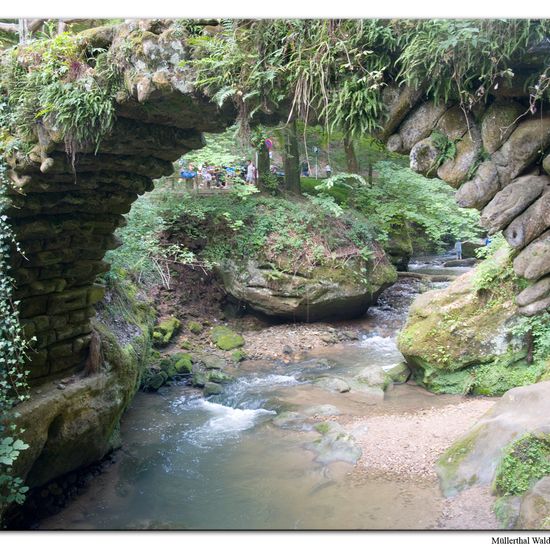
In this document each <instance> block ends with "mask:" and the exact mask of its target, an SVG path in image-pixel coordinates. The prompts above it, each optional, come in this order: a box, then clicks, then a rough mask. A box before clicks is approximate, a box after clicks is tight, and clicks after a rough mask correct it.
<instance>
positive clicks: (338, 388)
mask: <svg viewBox="0 0 550 550" xmlns="http://www.w3.org/2000/svg"><path fill="white" fill-rule="evenodd" d="M314 383H315V385H316V386H320V387H321V388H323V389H325V390H330V391H334V392H338V393H346V392H349V391H350V389H351V388H350V385H349V384H348V383H347V382H346V381H345V380H343V379H342V378H337V377H335V376H322V377H321V378H318V379H317V380H315V382H314Z"/></svg>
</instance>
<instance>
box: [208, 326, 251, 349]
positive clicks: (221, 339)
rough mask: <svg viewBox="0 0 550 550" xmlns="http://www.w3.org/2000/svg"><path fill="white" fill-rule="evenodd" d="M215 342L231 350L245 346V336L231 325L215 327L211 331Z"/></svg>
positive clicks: (222, 347) (221, 347) (220, 346)
mask: <svg viewBox="0 0 550 550" xmlns="http://www.w3.org/2000/svg"><path fill="white" fill-rule="evenodd" d="M211 338H212V341H213V342H214V344H216V346H218V347H219V348H220V349H222V350H224V351H230V350H232V349H235V348H241V347H242V346H244V338H243V337H242V336H241V335H240V334H237V333H236V332H235V331H234V330H231V329H230V328H229V327H225V326H218V327H214V328H213V329H212V332H211Z"/></svg>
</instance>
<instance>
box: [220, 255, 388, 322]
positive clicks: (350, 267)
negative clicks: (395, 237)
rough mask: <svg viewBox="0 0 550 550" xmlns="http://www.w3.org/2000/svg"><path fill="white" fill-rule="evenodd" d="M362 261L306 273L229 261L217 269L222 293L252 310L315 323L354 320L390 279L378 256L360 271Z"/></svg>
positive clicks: (372, 301) (355, 260) (256, 263)
mask: <svg viewBox="0 0 550 550" xmlns="http://www.w3.org/2000/svg"><path fill="white" fill-rule="evenodd" d="M364 266H365V263H364V261H363V260H362V259H359V258H357V257H356V258H350V259H349V261H348V262H346V264H345V265H342V266H341V267H336V268H331V267H313V268H312V269H311V270H310V271H308V272H307V273H287V272H283V271H280V270H279V271H276V270H274V269H273V267H271V266H269V267H266V266H264V265H262V264H261V263H260V262H259V261H256V260H252V259H250V260H248V261H246V262H235V261H233V260H227V261H225V262H224V263H223V265H221V266H220V267H218V273H219V274H220V277H221V279H222V281H223V284H224V287H225V289H226V291H227V292H228V293H229V294H230V295H231V296H233V297H234V298H236V299H237V300H240V301H242V302H243V303H246V304H248V306H250V307H251V308H253V309H254V310H256V311H260V312H261V313H264V314H266V315H269V316H271V317H278V318H286V319H294V320H300V321H306V322H307V321H315V320H320V319H331V318H353V317H357V316H359V315H362V314H364V313H365V312H366V311H367V309H368V307H369V306H370V305H371V304H373V303H374V302H375V301H376V298H377V297H378V295H379V294H380V292H382V290H384V288H386V287H387V286H388V285H389V284H391V283H392V282H395V280H396V279H397V272H396V271H395V269H394V268H393V267H392V266H391V264H390V263H389V261H388V259H387V258H386V257H385V256H384V255H382V257H380V258H379V259H378V260H377V261H376V263H372V264H368V265H367V272H366V273H364V274H363V276H364V277H365V278H366V281H365V279H363V280H361V279H360V278H359V273H362V272H361V269H362V268H363V267H364Z"/></svg>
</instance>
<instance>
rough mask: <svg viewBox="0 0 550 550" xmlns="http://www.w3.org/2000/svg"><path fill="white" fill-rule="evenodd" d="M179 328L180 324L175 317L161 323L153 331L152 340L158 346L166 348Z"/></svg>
mask: <svg viewBox="0 0 550 550" xmlns="http://www.w3.org/2000/svg"><path fill="white" fill-rule="evenodd" d="M180 327H181V322H180V321H179V320H178V319H176V318H175V317H169V318H168V319H164V320H163V321H161V322H160V323H159V324H158V325H157V326H155V328H154V329H153V340H154V342H155V344H157V345H159V346H166V345H168V344H169V343H170V340H172V337H173V336H174V335H175V334H176V333H177V331H178V330H179V328H180Z"/></svg>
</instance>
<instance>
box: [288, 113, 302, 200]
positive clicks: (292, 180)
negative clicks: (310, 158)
mask: <svg viewBox="0 0 550 550" xmlns="http://www.w3.org/2000/svg"><path fill="white" fill-rule="evenodd" d="M284 135H285V151H284V168H285V187H286V189H287V191H289V192H291V193H300V192H301V186H300V151H299V149H298V137H297V132H296V121H295V120H293V121H292V122H289V123H288V125H287V127H286V128H285V132H284Z"/></svg>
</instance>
